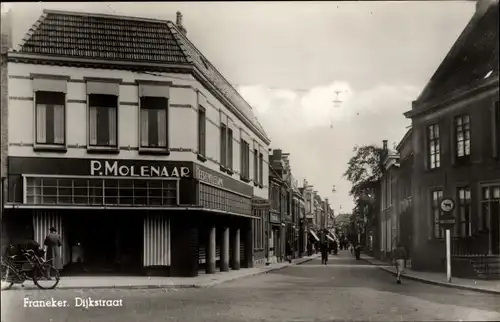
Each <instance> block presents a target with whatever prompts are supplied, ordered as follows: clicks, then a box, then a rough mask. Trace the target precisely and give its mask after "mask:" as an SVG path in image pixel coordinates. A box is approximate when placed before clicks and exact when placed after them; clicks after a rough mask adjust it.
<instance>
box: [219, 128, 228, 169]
mask: <svg viewBox="0 0 500 322" xmlns="http://www.w3.org/2000/svg"><path fill="white" fill-rule="evenodd" d="M220 164H221V166H223V167H224V168H227V127H226V125H225V124H221V125H220Z"/></svg>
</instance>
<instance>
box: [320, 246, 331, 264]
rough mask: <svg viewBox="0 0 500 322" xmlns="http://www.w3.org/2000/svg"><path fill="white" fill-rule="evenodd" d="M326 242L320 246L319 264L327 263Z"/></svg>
mask: <svg viewBox="0 0 500 322" xmlns="http://www.w3.org/2000/svg"><path fill="white" fill-rule="evenodd" d="M328 247H329V245H328V240H325V241H324V242H323V244H322V246H321V263H322V264H324V265H326V264H327V263H328Z"/></svg>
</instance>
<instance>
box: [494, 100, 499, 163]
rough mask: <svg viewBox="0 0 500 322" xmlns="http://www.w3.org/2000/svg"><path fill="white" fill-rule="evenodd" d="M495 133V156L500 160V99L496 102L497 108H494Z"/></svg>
mask: <svg viewBox="0 0 500 322" xmlns="http://www.w3.org/2000/svg"><path fill="white" fill-rule="evenodd" d="M494 121H495V125H494V129H493V131H494V134H493V137H494V138H495V140H494V142H495V149H494V151H495V156H496V158H497V159H499V160H500V106H498V101H497V102H495V109H494Z"/></svg>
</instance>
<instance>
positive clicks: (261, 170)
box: [259, 153, 264, 185]
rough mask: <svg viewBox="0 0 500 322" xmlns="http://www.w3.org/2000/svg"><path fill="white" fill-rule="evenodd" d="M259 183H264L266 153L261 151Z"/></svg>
mask: <svg viewBox="0 0 500 322" xmlns="http://www.w3.org/2000/svg"><path fill="white" fill-rule="evenodd" d="M259 170H260V171H259V184H261V185H263V184H264V155H263V154H262V153H259Z"/></svg>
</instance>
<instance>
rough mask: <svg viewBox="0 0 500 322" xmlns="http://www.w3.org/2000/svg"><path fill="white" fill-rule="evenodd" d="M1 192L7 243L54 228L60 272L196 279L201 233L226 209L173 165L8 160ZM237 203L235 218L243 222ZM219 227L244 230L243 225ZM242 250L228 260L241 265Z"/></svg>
mask: <svg viewBox="0 0 500 322" xmlns="http://www.w3.org/2000/svg"><path fill="white" fill-rule="evenodd" d="M205 172H206V173H208V171H205ZM204 181H208V182H206V183H202V182H204ZM225 181H226V180H225V179H224V180H223V182H224V183H225ZM8 185H9V195H8V200H7V203H6V205H5V206H6V208H7V209H6V211H5V215H4V217H3V218H2V221H3V223H2V224H4V225H6V227H7V229H6V231H7V233H8V235H9V236H8V240H9V242H10V243H17V242H21V241H22V240H24V239H27V238H33V239H35V240H36V241H38V242H39V243H42V242H43V239H44V237H45V235H46V234H47V232H48V229H49V228H50V227H55V228H56V229H57V231H58V233H59V234H60V236H61V241H62V248H61V254H62V263H63V267H64V270H63V272H64V273H84V274H92V273H99V274H102V273H106V272H109V273H110V274H133V275H140V274H160V275H174V276H193V275H196V274H197V273H198V269H199V267H198V264H199V263H198V262H199V261H198V255H199V248H200V245H201V244H202V242H203V241H204V240H205V236H204V233H205V230H206V229H204V227H206V225H210V223H211V222H215V220H212V221H211V220H209V219H208V218H212V217H214V218H215V214H216V213H217V211H219V210H220V211H221V212H224V211H223V209H221V208H224V205H226V204H227V203H228V202H227V201H224V198H225V197H227V196H226V195H224V194H222V193H218V192H216V191H212V190H211V189H217V188H216V187H215V186H216V185H217V181H216V180H215V179H213V177H212V178H208V177H207V176H206V175H204V174H203V172H200V167H199V166H198V165H195V164H194V163H192V162H181V161H153V160H117V159H114V160H106V159H66V158H34V157H31V158H30V157H28V158H24V157H10V158H9V160H8ZM226 185H230V184H226ZM223 191H224V192H225V193H227V191H226V190H223ZM233 199H236V198H233ZM243 199H244V200H246V199H248V200H250V197H248V198H246V199H245V198H243ZM248 202H250V201H248ZM233 203H234V202H233ZM240 204H241V205H242V206H241V208H242V210H240V211H239V212H238V214H242V215H246V214H247V213H248V216H249V217H250V215H251V212H250V211H248V212H245V211H243V210H244V209H243V208H245V207H244V205H245V202H244V201H241V202H240ZM233 208H234V207H233ZM212 213H213V215H212ZM227 213H230V212H229V211H227ZM247 220H248V221H249V219H247ZM224 223H225V222H224ZM227 225H229V226H230V227H241V228H243V229H244V228H245V221H244V220H242V219H240V220H237V219H235V220H228V221H227ZM232 231H233V234H234V233H235V232H236V231H238V234H239V230H238V229H235V228H233V229H232ZM250 236H251V234H250ZM238 237H239V238H238V240H240V238H241V237H240V236H238ZM233 240H234V237H233ZM198 242H200V245H199V244H198ZM234 243H235V242H234ZM240 244H241V245H243V246H240ZM244 245H245V243H244V242H243V243H239V244H238V245H237V246H238V247H241V248H243V255H244V256H237V257H236V259H240V258H243V259H244V258H246V257H245V256H247V255H246V254H245V253H244ZM238 255H240V253H238ZM234 258H235V255H234V254H233V255H232V256H231V257H230V259H231V260H233V261H234ZM228 261H229V260H228ZM238 264H239V262H238ZM232 266H233V267H235V268H236V266H238V265H236V264H233V265H232ZM238 267H239V266H238Z"/></svg>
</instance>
